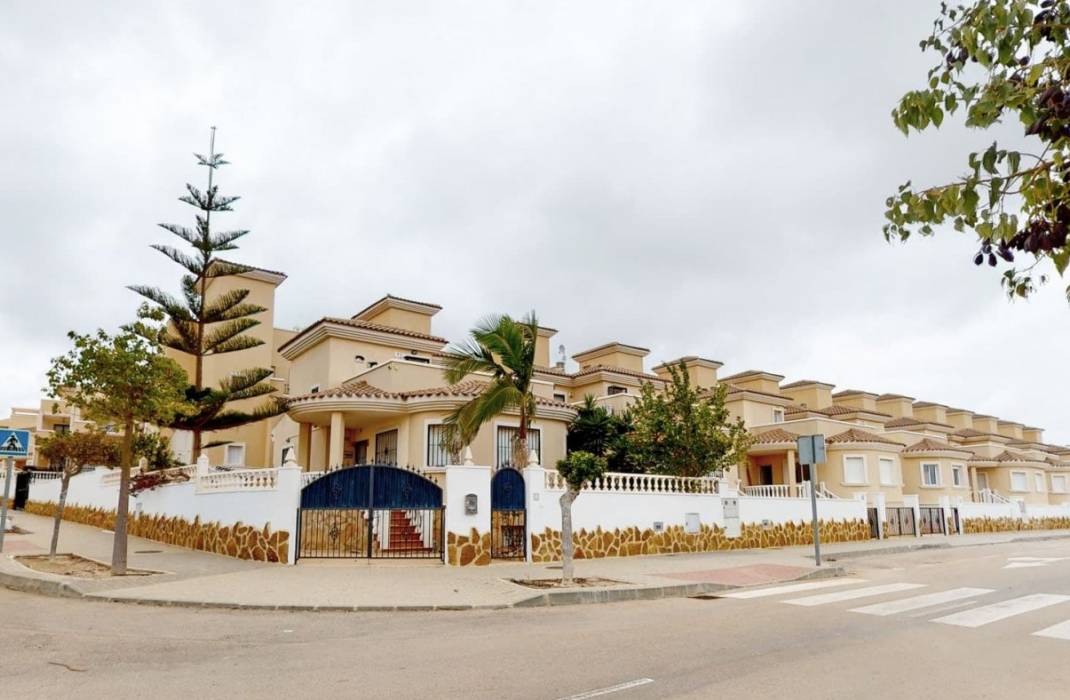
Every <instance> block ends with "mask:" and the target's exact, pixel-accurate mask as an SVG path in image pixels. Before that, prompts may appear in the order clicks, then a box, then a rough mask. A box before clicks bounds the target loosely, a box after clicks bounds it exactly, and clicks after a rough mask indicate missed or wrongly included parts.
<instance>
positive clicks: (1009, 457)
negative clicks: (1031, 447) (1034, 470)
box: [990, 450, 1036, 462]
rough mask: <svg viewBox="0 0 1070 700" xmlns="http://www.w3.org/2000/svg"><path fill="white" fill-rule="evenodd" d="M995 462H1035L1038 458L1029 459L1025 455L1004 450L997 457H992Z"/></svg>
mask: <svg viewBox="0 0 1070 700" xmlns="http://www.w3.org/2000/svg"><path fill="white" fill-rule="evenodd" d="M990 459H991V460H992V461H994V462H1034V461H1036V460H1032V459H1029V458H1028V457H1026V456H1025V455H1020V454H1017V453H1016V452H1011V451H1010V450H1003V451H1002V452H1000V453H999V454H998V455H996V456H995V457H991V458H990Z"/></svg>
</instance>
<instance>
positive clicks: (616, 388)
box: [606, 385, 628, 396]
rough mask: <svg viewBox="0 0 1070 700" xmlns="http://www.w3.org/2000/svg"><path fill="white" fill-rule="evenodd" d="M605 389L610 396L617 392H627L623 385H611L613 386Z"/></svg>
mask: <svg viewBox="0 0 1070 700" xmlns="http://www.w3.org/2000/svg"><path fill="white" fill-rule="evenodd" d="M606 391H607V392H608V393H609V395H610V396H616V395H617V394H627V393H628V388H627V387H623V386H616V385H613V386H610V387H609V389H607V390H606Z"/></svg>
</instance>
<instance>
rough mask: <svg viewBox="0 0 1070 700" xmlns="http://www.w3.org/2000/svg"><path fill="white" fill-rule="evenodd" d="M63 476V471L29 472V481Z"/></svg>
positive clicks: (47, 479)
mask: <svg viewBox="0 0 1070 700" xmlns="http://www.w3.org/2000/svg"><path fill="white" fill-rule="evenodd" d="M61 476H63V472H30V481H49V480H51V479H58V478H60V477H61Z"/></svg>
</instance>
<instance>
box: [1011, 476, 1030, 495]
mask: <svg viewBox="0 0 1070 700" xmlns="http://www.w3.org/2000/svg"><path fill="white" fill-rule="evenodd" d="M1027 476H1028V475H1027V474H1026V473H1025V472H1011V491H1028V490H1029V479H1028V478H1027Z"/></svg>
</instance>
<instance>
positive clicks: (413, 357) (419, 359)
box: [401, 355, 431, 365]
mask: <svg viewBox="0 0 1070 700" xmlns="http://www.w3.org/2000/svg"><path fill="white" fill-rule="evenodd" d="M401 359H403V360H405V361H406V362H419V363H420V364H421V365H429V364H431V358H429V357H416V355H406V356H405V357H403V358H401Z"/></svg>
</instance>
